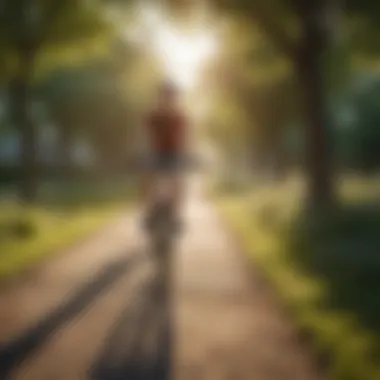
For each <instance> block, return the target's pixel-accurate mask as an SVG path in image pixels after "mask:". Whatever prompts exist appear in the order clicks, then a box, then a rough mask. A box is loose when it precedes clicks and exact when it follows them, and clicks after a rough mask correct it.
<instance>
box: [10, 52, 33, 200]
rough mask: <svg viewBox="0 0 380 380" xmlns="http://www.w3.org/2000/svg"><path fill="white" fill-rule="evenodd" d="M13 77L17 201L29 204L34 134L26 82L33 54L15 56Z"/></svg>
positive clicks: (29, 73) (29, 75) (30, 70)
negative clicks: (17, 149) (18, 175)
mask: <svg viewBox="0 0 380 380" xmlns="http://www.w3.org/2000/svg"><path fill="white" fill-rule="evenodd" d="M18 59H19V62H18V67H17V72H16V75H15V76H14V78H13V80H12V81H11V84H10V99H11V107H12V111H13V120H14V121H15V124H16V128H17V129H18V131H19V135H20V150H21V152H20V165H21V173H22V174H21V175H22V177H21V183H20V199H21V201H23V202H25V203H32V202H33V201H34V200H35V199H36V196H37V185H38V176H37V150H38V147H37V142H38V141H37V131H36V128H35V125H34V123H33V120H32V114H31V111H32V107H31V106H32V104H31V89H30V81H31V77H32V72H33V66H34V52H33V51H30V50H29V51H22V52H20V53H19V57H18Z"/></svg>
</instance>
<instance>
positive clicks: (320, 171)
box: [296, 2, 335, 207]
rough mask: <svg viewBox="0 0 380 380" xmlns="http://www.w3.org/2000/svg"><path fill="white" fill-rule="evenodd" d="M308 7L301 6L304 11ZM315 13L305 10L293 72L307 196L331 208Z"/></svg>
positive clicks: (322, 44) (321, 39) (320, 36)
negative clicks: (302, 128)
mask: <svg viewBox="0 0 380 380" xmlns="http://www.w3.org/2000/svg"><path fill="white" fill-rule="evenodd" d="M312 3H313V2H312ZM312 3H311V4H312ZM308 5H309V3H307V4H305V8H307V7H308ZM311 8H312V7H311ZM317 10H318V11H321V9H316V8H315V7H314V9H310V8H309V9H306V12H305V14H304V17H303V20H302V21H303V25H304V28H303V41H302V42H301V48H300V50H299V55H298V57H297V58H296V69H297V71H298V73H297V74H298V78H299V81H300V83H299V85H300V90H301V92H300V95H301V101H302V102H303V110H304V115H303V116H304V120H305V124H306V152H305V154H306V162H305V164H306V171H307V175H308V190H309V197H310V202H311V205H313V206H316V207H319V206H329V205H331V204H332V203H333V201H334V198H335V197H334V191H333V182H332V181H333V177H332V161H331V147H330V136H329V135H330V133H329V125H328V117H327V104H326V102H327V98H326V95H327V88H326V86H325V76H324V52H325V51H326V44H327V40H326V35H325V34H324V31H323V30H322V28H321V25H320V24H318V21H319V20H318V14H317V13H318V12H317Z"/></svg>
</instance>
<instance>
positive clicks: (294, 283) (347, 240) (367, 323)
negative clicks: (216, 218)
mask: <svg viewBox="0 0 380 380" xmlns="http://www.w3.org/2000/svg"><path fill="white" fill-rule="evenodd" d="M358 181H359V182H360V184H361V186H359V187H360V189H358V191H355V192H350V191H348V193H351V194H350V196H347V195H346V196H345V197H344V202H343V204H342V206H341V207H340V208H337V209H335V210H329V211H328V212H323V213H322V212H319V213H313V214H311V213H310V212H308V211H306V210H304V209H303V208H302V207H300V206H302V204H300V202H299V195H300V192H299V191H298V190H297V189H296V188H295V187H294V186H290V185H289V186H286V185H284V186H280V187H277V188H273V187H268V188H263V189H256V191H254V192H253V195H252V191H251V192H250V195H249V197H243V196H242V194H237V195H235V196H231V195H230V196H229V197H227V198H226V199H224V200H223V201H222V210H223V211H224V212H225V215H226V216H227V218H228V219H229V220H230V221H231V224H232V226H233V227H234V228H235V230H236V232H237V233H238V236H239V237H240V238H241V239H242V242H243V244H244V246H245V247H246V248H247V253H249V254H250V255H252V258H253V260H254V264H255V265H258V266H260V268H261V269H262V271H263V273H265V274H266V276H267V277H268V279H269V280H270V282H271V283H272V284H273V285H274V286H275V288H276V290H277V292H278V294H279V296H280V297H281V298H282V299H283V301H284V303H285V304H286V305H287V306H289V307H290V309H291V311H292V312H293V316H294V319H295V322H296V323H297V324H298V327H299V328H300V329H301V330H302V331H305V332H306V333H307V335H308V336H310V338H311V343H312V346H313V347H314V348H315V353H316V355H322V356H323V357H324V358H327V359H328V362H329V368H328V369H329V373H331V378H332V379H336V380H346V379H362V380H374V379H377V378H378V377H379V374H380V367H379V362H380V361H379V360H380V324H379V321H380V303H379V300H378V293H379V291H380V281H379V279H380V260H379V255H378V252H379V249H380V239H379V236H378V230H379V228H380V204H379V197H378V191H379V182H378V181H374V180H373V181H369V180H367V181H363V180H360V179H357V180H356V181H353V180H352V179H345V180H344V181H342V190H345V192H347V190H350V189H351V188H356V187H357V183H356V182H358ZM342 193H343V191H342ZM353 194H354V195H353ZM363 198H365V202H363V201H362V199H363ZM247 210H250V212H247Z"/></svg>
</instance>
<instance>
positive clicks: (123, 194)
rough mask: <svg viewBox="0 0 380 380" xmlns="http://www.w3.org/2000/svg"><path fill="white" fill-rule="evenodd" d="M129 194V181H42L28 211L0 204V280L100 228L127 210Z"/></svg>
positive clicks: (130, 194) (131, 192)
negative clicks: (69, 182)
mask: <svg viewBox="0 0 380 380" xmlns="http://www.w3.org/2000/svg"><path fill="white" fill-rule="evenodd" d="M133 194H134V189H133V187H132V185H131V184H130V183H129V182H128V183H126V182H121V181H118V182H117V183H116V182H115V183H112V184H110V183H104V184H102V183H78V182H76V183H71V184H62V183H61V184H58V183H45V184H44V185H43V186H42V187H41V190H40V195H39V199H38V201H37V203H36V204H35V205H34V206H33V207H28V208H25V207H21V206H20V205H19V204H18V203H17V202H13V201H9V200H8V201H5V200H3V201H2V202H1V201H0V280H2V281H3V280H6V279H8V278H10V277H13V276H15V275H17V274H19V273H21V272H23V271H25V270H27V269H30V268H31V267H33V266H35V265H38V264H39V263H41V261H43V260H46V259H48V258H49V257H51V256H52V255H53V254H55V253H57V252H59V251H61V250H63V249H64V248H67V247H69V246H70V245H72V244H75V242H76V241H78V240H80V239H83V238H85V237H87V236H89V235H91V234H92V233H94V232H95V231H96V230H98V229H100V228H101V227H103V226H106V225H107V224H108V223H110V222H111V221H112V220H113V219H114V218H116V217H117V216H118V215H120V214H121V213H122V212H125V210H126V208H127V207H128V206H131V204H132V201H133V199H134V196H133Z"/></svg>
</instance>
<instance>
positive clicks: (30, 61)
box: [0, 0, 106, 202]
mask: <svg viewBox="0 0 380 380" xmlns="http://www.w3.org/2000/svg"><path fill="white" fill-rule="evenodd" d="M105 25H106V24H105V21H104V19H103V17H102V16H101V14H100V13H99V10H98V9H97V8H96V6H95V5H94V3H93V4H92V5H90V3H89V2H86V1H84V0H3V1H2V2H1V9H0V40H1V44H0V46H1V47H2V51H3V54H5V52H6V53H7V55H6V56H5V58H6V59H7V60H8V61H9V62H10V63H9V65H8V67H9V70H10V75H11V80H10V83H9V95H10V102H11V108H12V115H13V120H14V122H15V124H16V125H17V128H18V129H19V133H20V137H21V166H22V170H23V182H22V184H21V186H20V191H21V193H20V196H21V199H22V200H24V201H26V202H32V201H33V200H34V199H35V196H36V191H37V154H36V147H37V133H36V126H35V124H34V122H33V118H32V115H31V100H32V97H31V86H32V83H33V80H34V76H35V69H36V65H37V63H38V60H39V58H40V57H41V55H42V53H43V52H44V51H45V50H46V49H49V48H51V47H54V48H57V47H60V46H65V45H67V44H78V42H80V41H82V42H84V41H86V40H87V39H88V38H90V37H93V36H94V35H97V34H98V33H99V32H101V31H104V29H105Z"/></svg>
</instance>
